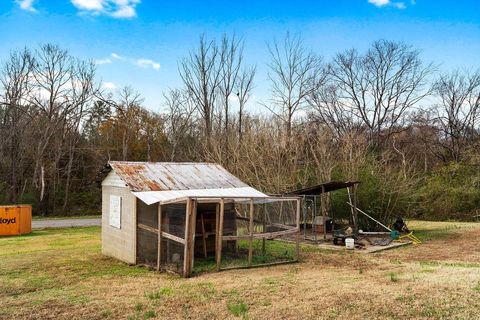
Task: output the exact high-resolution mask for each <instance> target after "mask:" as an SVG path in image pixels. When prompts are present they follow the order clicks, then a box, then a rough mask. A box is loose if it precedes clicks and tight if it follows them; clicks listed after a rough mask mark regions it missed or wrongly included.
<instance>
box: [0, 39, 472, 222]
mask: <svg viewBox="0 0 480 320" xmlns="http://www.w3.org/2000/svg"><path fill="white" fill-rule="evenodd" d="M244 48H245V41H244V40H243V39H241V38H239V37H237V36H235V35H232V36H228V35H224V36H222V37H221V38H220V39H208V38H207V37H206V36H201V37H200V39H199V42H198V44H197V45H196V46H195V47H194V48H192V50H191V51H190V52H189V54H187V55H186V56H185V57H183V58H181V59H179V61H178V72H179V76H180V79H181V80H182V84H183V85H182V86H180V87H178V88H171V89H169V90H167V91H165V92H164V93H163V95H162V96H161V97H158V99H159V103H161V105H162V106H163V107H162V111H161V112H154V111H151V108H149V107H151V106H146V105H145V103H144V99H143V98H142V96H141V95H140V94H139V93H138V92H137V91H136V90H135V89H133V88H132V87H130V86H127V87H124V88H121V89H119V90H116V91H115V92H113V93H112V92H108V91H104V90H103V89H102V85H101V83H100V82H99V81H98V80H97V78H98V77H97V74H96V67H95V64H94V62H92V61H86V60H82V59H78V58H76V57H73V56H72V55H71V54H70V53H69V52H68V51H67V50H65V49H62V48H60V47H59V46H56V45H52V44H45V45H40V46H39V47H37V48H25V49H22V50H15V51H12V52H11V53H10V55H9V57H7V59H5V60H4V61H3V62H2V63H1V65H0V132H1V139H0V201H1V202H3V203H20V202H28V203H32V204H33V205H34V209H35V213H37V214H42V215H55V214H83V213H94V212H98V211H99V206H100V192H99V184H98V180H99V172H100V169H101V167H102V166H103V165H104V164H105V163H106V162H107V161H108V160H131V161H209V162H218V163H220V164H222V165H223V166H225V167H226V168H227V169H228V170H229V171H231V172H232V173H233V174H235V175H237V176H239V177H240V178H241V179H242V180H244V181H245V182H247V183H249V184H251V185H252V186H254V187H257V188H259V189H261V190H263V191H265V192H269V193H274V194H277V193H282V192H285V191H288V190H292V189H296V188H299V187H306V186H309V185H312V184H315V183H320V182H325V181H329V180H360V181H361V182H362V184H361V186H360V187H359V202H360V205H361V207H362V208H364V209H365V210H368V211H370V212H375V213H376V214H377V216H379V217H385V218H388V217H391V216H393V215H400V214H406V215H413V216H422V217H429V218H444V217H460V218H465V217H467V218H468V217H469V216H470V217H471V216H472V215H474V214H475V212H476V210H477V208H480V190H479V187H480V174H478V173H477V171H478V170H477V169H478V166H479V164H480V161H479V160H480V159H479V156H478V155H479V153H478V150H479V136H478V134H479V114H480V109H479V107H480V71H479V70H476V71H475V70H473V68H472V69H469V70H447V71H446V70H442V69H441V68H440V67H439V66H436V65H435V64H433V63H429V62H425V61H423V60H422V58H421V52H420V51H419V50H417V49H415V48H412V47H411V46H409V45H407V44H405V43H402V42H395V41H388V40H378V41H376V42H374V43H372V44H371V46H370V47H369V48H368V49H367V50H365V51H359V50H356V49H349V50H345V51H343V52H340V53H338V54H336V55H335V56H333V57H332V58H329V59H325V58H323V57H322V56H321V55H319V54H318V53H317V52H314V51H313V50H310V49H309V48H308V47H307V46H306V45H305V44H304V42H303V41H302V39H301V37H300V36H297V35H291V34H287V35H286V36H285V37H283V38H282V39H277V40H274V41H272V42H270V43H269V44H268V52H269V55H270V59H269V62H268V65H267V67H268V75H267V79H260V78H259V76H258V75H257V72H256V70H257V68H256V66H255V65H250V64H248V63H247V61H246V60H245V59H244ZM260 81H268V83H269V87H270V91H269V93H268V97H266V98H265V99H258V98H256V96H255V92H256V90H257V89H256V83H258V82H260ZM343 200H344V196H342V195H341V194H340V195H337V196H336V195H332V197H331V198H330V204H331V205H332V206H337V207H338V208H339V209H341V208H343V205H344V201H343ZM342 203H343V205H342Z"/></svg>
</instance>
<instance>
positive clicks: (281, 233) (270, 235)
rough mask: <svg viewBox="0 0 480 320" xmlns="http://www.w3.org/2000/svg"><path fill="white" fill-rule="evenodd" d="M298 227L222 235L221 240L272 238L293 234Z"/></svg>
mask: <svg viewBox="0 0 480 320" xmlns="http://www.w3.org/2000/svg"><path fill="white" fill-rule="evenodd" d="M298 231H299V229H297V228H296V227H293V228H292V229H289V230H282V231H275V232H266V233H254V234H248V235H244V236H223V237H222V239H223V240H249V239H274V238H278V237H281V236H286V235H289V234H294V233H296V232H298Z"/></svg>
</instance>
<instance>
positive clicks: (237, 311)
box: [227, 301, 248, 318]
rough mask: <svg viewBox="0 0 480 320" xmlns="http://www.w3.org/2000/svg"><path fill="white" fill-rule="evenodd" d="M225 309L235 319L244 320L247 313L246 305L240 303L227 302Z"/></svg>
mask: <svg viewBox="0 0 480 320" xmlns="http://www.w3.org/2000/svg"><path fill="white" fill-rule="evenodd" d="M227 309H228V312H230V314H232V315H234V316H235V317H242V318H245V316H246V315H247V312H248V305H247V304H246V303H244V302H242V301H235V302H229V303H227Z"/></svg>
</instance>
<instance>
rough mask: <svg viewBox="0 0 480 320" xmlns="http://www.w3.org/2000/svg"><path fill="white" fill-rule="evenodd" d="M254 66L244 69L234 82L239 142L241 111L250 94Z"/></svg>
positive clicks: (240, 135)
mask: <svg viewBox="0 0 480 320" xmlns="http://www.w3.org/2000/svg"><path fill="white" fill-rule="evenodd" d="M255 72H256V68H251V69H244V70H242V71H241V73H240V75H239V79H238V82H237V83H236V91H237V98H238V107H239V108H238V139H239V141H240V142H241V141H242V137H243V131H242V128H243V127H242V126H243V122H242V121H243V113H244V109H245V105H246V104H247V102H248V100H249V99H250V97H251V95H252V90H253V78H254V77H255Z"/></svg>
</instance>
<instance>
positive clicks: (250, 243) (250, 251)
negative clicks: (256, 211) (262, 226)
mask: <svg viewBox="0 0 480 320" xmlns="http://www.w3.org/2000/svg"><path fill="white" fill-rule="evenodd" d="M249 229H250V237H249V239H248V266H249V267H251V266H252V260H253V199H250V223H249Z"/></svg>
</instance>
